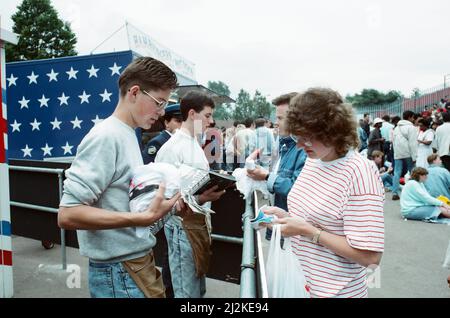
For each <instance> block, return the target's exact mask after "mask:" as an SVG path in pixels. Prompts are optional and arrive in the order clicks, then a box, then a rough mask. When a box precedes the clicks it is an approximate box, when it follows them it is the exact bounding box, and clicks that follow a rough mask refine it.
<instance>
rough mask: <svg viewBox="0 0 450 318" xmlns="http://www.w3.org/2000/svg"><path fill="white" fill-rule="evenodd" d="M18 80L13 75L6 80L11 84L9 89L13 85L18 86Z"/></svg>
mask: <svg viewBox="0 0 450 318" xmlns="http://www.w3.org/2000/svg"><path fill="white" fill-rule="evenodd" d="M18 79H19V78H18V77H14V74H12V73H11V77H10V78H7V79H6V80H7V81H8V82H9V83H8V87H10V86H11V85H14V86H17V85H16V81H17V80H18Z"/></svg>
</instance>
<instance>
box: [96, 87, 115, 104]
mask: <svg viewBox="0 0 450 318" xmlns="http://www.w3.org/2000/svg"><path fill="white" fill-rule="evenodd" d="M99 95H100V96H101V97H102V98H103V100H102V103H104V102H105V101H108V102H110V101H111V99H110V97H111V95H112V93H108V91H107V90H106V88H105V92H104V93H103V94H99Z"/></svg>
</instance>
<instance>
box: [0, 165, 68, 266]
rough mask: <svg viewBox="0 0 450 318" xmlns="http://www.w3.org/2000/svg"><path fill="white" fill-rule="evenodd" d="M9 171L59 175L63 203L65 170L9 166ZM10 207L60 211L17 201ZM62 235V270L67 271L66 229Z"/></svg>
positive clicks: (52, 211) (60, 196) (11, 203)
mask: <svg viewBox="0 0 450 318" xmlns="http://www.w3.org/2000/svg"><path fill="white" fill-rule="evenodd" d="M9 170H12V171H24V172H38V173H48V174H56V175H58V186H59V189H58V194H59V201H61V198H62V191H63V173H64V169H51V168H36V167H23V166H9ZM10 205H11V206H15V207H18V208H25V209H30V210H37V211H43V212H49V213H58V209H56V208H52V207H47V206H42V205H35V204H28V203H23V202H16V201H11V202H10ZM60 235H61V264H62V269H63V270H66V269H67V253H66V231H65V230H64V229H60Z"/></svg>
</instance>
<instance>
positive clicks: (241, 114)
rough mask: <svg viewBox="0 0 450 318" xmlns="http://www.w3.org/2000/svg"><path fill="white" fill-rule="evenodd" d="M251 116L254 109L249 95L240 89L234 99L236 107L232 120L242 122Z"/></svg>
mask: <svg viewBox="0 0 450 318" xmlns="http://www.w3.org/2000/svg"><path fill="white" fill-rule="evenodd" d="M253 115H254V107H253V101H252V99H251V98H250V94H249V93H248V92H246V91H245V90H243V89H241V90H240V91H239V94H238V97H237V98H236V107H235V108H234V112H233V119H234V120H239V121H243V120H245V119H246V118H252V117H253Z"/></svg>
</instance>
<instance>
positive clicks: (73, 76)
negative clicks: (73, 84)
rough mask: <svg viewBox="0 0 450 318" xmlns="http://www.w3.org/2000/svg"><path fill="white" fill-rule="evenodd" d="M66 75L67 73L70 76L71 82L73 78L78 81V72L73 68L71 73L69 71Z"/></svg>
mask: <svg viewBox="0 0 450 318" xmlns="http://www.w3.org/2000/svg"><path fill="white" fill-rule="evenodd" d="M66 73H67V75H69V80H70V79H72V78H74V79H77V73H78V71H75V70H74V69H73V67H72V66H71V67H70V71H68V72H66Z"/></svg>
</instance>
